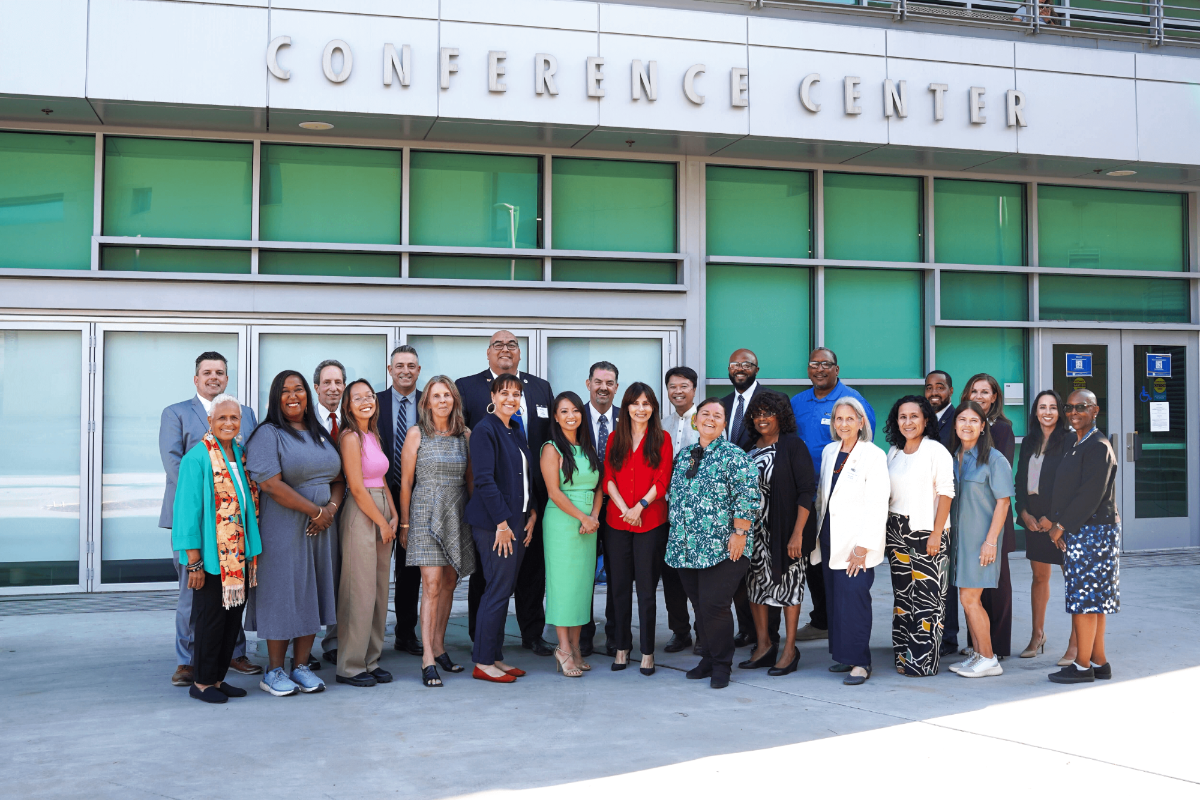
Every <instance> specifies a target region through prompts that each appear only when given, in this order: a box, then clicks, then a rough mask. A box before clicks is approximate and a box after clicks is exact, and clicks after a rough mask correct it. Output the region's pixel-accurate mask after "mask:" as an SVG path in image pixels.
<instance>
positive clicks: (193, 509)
mask: <svg viewBox="0 0 1200 800" xmlns="http://www.w3.org/2000/svg"><path fill="white" fill-rule="evenodd" d="M233 454H234V463H233V464H230V463H229V459H228V458H225V453H224V451H222V453H221V457H222V458H225V467H226V468H227V469H230V470H233V469H236V470H237V471H238V473H239V474H240V475H241V476H242V484H241V485H239V484H238V480H237V478H234V481H233V483H234V486H235V487H236V489H237V496H238V505H239V506H241V518H242V530H243V531H245V533H246V558H253V557H254V556H256V555H258V554H259V553H261V552H262V539H260V538H259V535H258V515H257V514H253V513H251V514H247V513H246V509H247V508H251V509H252V508H253V507H254V506H253V504H252V502H251V500H250V498H249V497H245V496H244V495H243V491H242V486H243V485H244V486H245V488H246V491H249V489H250V481H249V479H248V478H247V477H246V473H245V471H244V470H243V469H242V448H240V447H238V445H237V442H234V444H233ZM216 510H217V506H216V500H215V498H214V495H213V478H212V461H211V460H209V457H208V448H207V447H205V446H204V442H203V441H201V442H199V443H197V444H196V446H195V447H193V448H192V449H191V450H188V451H187V455H185V456H184V457H183V460H181V461H180V462H179V483H178V484H177V486H176V489H175V506H174V510H173V512H172V513H173V517H172V522H173V523H174V524H173V527H172V528H171V548H172V549H173V550H177V551H179V563H180V564H186V563H187V553H186V552H185V551H187V550H199V551H200V557H201V558H203V559H204V571H205V572H207V573H209V574H210V575H220V574H221V559H220V558H219V557H218V556H217V520H216Z"/></svg>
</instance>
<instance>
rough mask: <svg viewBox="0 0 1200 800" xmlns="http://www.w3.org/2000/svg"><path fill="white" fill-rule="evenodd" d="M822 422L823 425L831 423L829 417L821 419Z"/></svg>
mask: <svg viewBox="0 0 1200 800" xmlns="http://www.w3.org/2000/svg"><path fill="white" fill-rule="evenodd" d="M821 424H822V425H828V424H829V420H828V419H823V420H821Z"/></svg>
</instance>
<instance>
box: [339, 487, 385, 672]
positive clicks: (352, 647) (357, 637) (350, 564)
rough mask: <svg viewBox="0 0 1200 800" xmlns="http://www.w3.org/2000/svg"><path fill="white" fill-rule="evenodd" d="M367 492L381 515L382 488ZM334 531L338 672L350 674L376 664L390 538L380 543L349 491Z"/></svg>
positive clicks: (382, 625)
mask: <svg viewBox="0 0 1200 800" xmlns="http://www.w3.org/2000/svg"><path fill="white" fill-rule="evenodd" d="M367 491H368V492H369V493H370V495H371V499H372V500H374V501H375V506H376V507H377V508H378V509H379V510H380V511H381V512H383V516H384V517H385V518H386V517H387V516H388V504H387V497H386V495H385V494H384V492H386V491H387V489H385V488H383V487H378V488H368V489H367ZM338 530H339V532H340V533H341V539H342V578H341V585H340V586H339V587H338V598H337V625H338V648H337V653H338V655H337V674H338V675H341V676H342V677H344V678H352V677H354V676H355V675H358V674H359V673H361V672H370V671H371V670H373V669H375V668H376V667H378V666H379V656H380V654H381V653H382V652H383V636H384V632H385V631H386V629H387V613H388V587H389V584H390V582H391V573H392V546H393V544H394V543H393V542H388V543H387V544H384V542H383V537H382V536H381V535H380V532H379V526H377V525H376V524H375V523H374V522H372V521H371V518H370V517H368V516H367V515H366V514H365V513H363V510H362V509H361V508H359V506H358V503H357V502H355V500H354V495H352V494H350V493H349V492H347V493H346V505H345V506H344V507H343V508H342V514H341V518H340V521H339V525H338Z"/></svg>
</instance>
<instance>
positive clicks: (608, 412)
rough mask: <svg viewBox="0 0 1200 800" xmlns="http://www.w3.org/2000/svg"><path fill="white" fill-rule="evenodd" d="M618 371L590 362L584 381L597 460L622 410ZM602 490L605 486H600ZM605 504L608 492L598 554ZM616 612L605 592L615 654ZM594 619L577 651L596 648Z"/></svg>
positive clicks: (608, 641)
mask: <svg viewBox="0 0 1200 800" xmlns="http://www.w3.org/2000/svg"><path fill="white" fill-rule="evenodd" d="M620 374H621V373H620V372H619V371H618V370H617V365H616V364H613V363H611V362H608V361H597V362H596V363H595V364H592V366H591V369H589V370H588V379H587V381H586V382H585V383H584V385H585V386H586V388H587V390H588V402H587V405H585V406H584V407H583V410H584V412H585V413H586V414H587V422H588V425H590V426H591V427H590V428H589V430H590V431H591V433H592V442H593V444H595V446H596V453H597V455H599V456H600V460H601V461H603V460H604V452H605V450H606V449H607V447H608V437H609V436H611V435H612V432H613V428H614V427H615V426H616V424H617V417H618V416H620V414H621V407H620V406H618V405H616V404H614V402H613V401H614V400H616V397H617V390H618V389H620V388H621V385H620V384H619V383H618V382H617V379H618V378H619V377H620ZM600 490H601V491H603V490H604V487H600ZM607 505H608V497H607V492H606V493H605V498H604V501H603V503H602V504H601V506H600V530H599V531H598V532H597V536H598V538H597V540H596V545H597V547H596V555H597V558H599V556H601V555H603V554H604V537H605V535H606V534H607V532H608V530H609V526H608V523H607V522H605V521H604V517H605V508H606V507H607ZM616 624H617V623H616V614H615V613H614V612H613V607H612V595H611V594H607V593H606V594H605V599H604V636H605V645H604V652H605V653H607V654H608V655H609V656H615V655H616V654H617V648H616V646H615V645H614V644H612V641H613V636H614V635H615V632H616ZM595 638H596V621H595V620H594V619H592V620H588V623H587V624H586V625H584V626H583V628H582V629H581V630H580V631H579V654H580V655H582V656H589V655H591V654H592V653H594V652H595V650H596V645H595V642H594V641H593V640H594V639H595Z"/></svg>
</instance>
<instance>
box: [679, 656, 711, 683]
mask: <svg viewBox="0 0 1200 800" xmlns="http://www.w3.org/2000/svg"><path fill="white" fill-rule="evenodd" d="M712 674H713V669H712V662H711V661H709V660H708V659H706V658H702V659H700V663H699V664H697V665H696V666H694V667H692V668H691V669H689V670H688V671H687V672H686V673H684V677H685V678H687V679H688V680H689V681H698V680H700V679H701V678H710V677H712Z"/></svg>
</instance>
